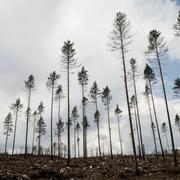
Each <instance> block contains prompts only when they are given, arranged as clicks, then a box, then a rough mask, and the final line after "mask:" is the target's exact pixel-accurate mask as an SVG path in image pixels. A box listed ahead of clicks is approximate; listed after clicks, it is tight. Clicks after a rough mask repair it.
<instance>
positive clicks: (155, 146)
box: [147, 95, 158, 159]
mask: <svg viewBox="0 0 180 180" xmlns="http://www.w3.org/2000/svg"><path fill="white" fill-rule="evenodd" d="M147 100H148V107H149V114H150V119H151V128H152V134H153V140H154V148H155V152H156V158H157V159H158V153H157V144H156V137H155V132H154V128H153V120H152V112H151V105H150V101H149V95H148V97H147Z"/></svg>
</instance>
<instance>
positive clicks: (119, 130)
mask: <svg viewBox="0 0 180 180" xmlns="http://www.w3.org/2000/svg"><path fill="white" fill-rule="evenodd" d="M117 120H118V132H119V145H120V149H121V156H122V155H123V148H122V139H121V129H120V124H119V121H120V120H119V116H118V118H117Z"/></svg>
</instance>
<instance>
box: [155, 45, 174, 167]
mask: <svg viewBox="0 0 180 180" xmlns="http://www.w3.org/2000/svg"><path fill="white" fill-rule="evenodd" d="M155 48H156V56H157V60H158V66H159V71H160V76H161V82H162V87H163V93H164V100H165V104H166V111H167V117H168V123H169V130H170V135H171V143H172V151H173V156H174V165H175V166H177V157H176V150H175V145H174V137H173V131H172V125H171V119H170V114H169V107H168V102H167V96H166V89H165V84H164V78H163V73H162V69H161V62H160V59H159V52H158V49H157V44H155Z"/></svg>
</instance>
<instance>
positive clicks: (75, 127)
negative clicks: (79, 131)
mask: <svg viewBox="0 0 180 180" xmlns="http://www.w3.org/2000/svg"><path fill="white" fill-rule="evenodd" d="M74 157H75V158H76V122H75V119H74Z"/></svg>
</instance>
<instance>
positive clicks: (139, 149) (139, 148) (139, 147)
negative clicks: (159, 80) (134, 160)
mask: <svg viewBox="0 0 180 180" xmlns="http://www.w3.org/2000/svg"><path fill="white" fill-rule="evenodd" d="M135 106H136V105H135V104H134V114H135V121H136V130H137V131H136V132H137V137H138V144H139V146H138V151H139V157H141V152H142V151H141V150H142V148H141V142H140V137H139V136H140V135H139V127H138V119H137V114H136V108H135Z"/></svg>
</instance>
